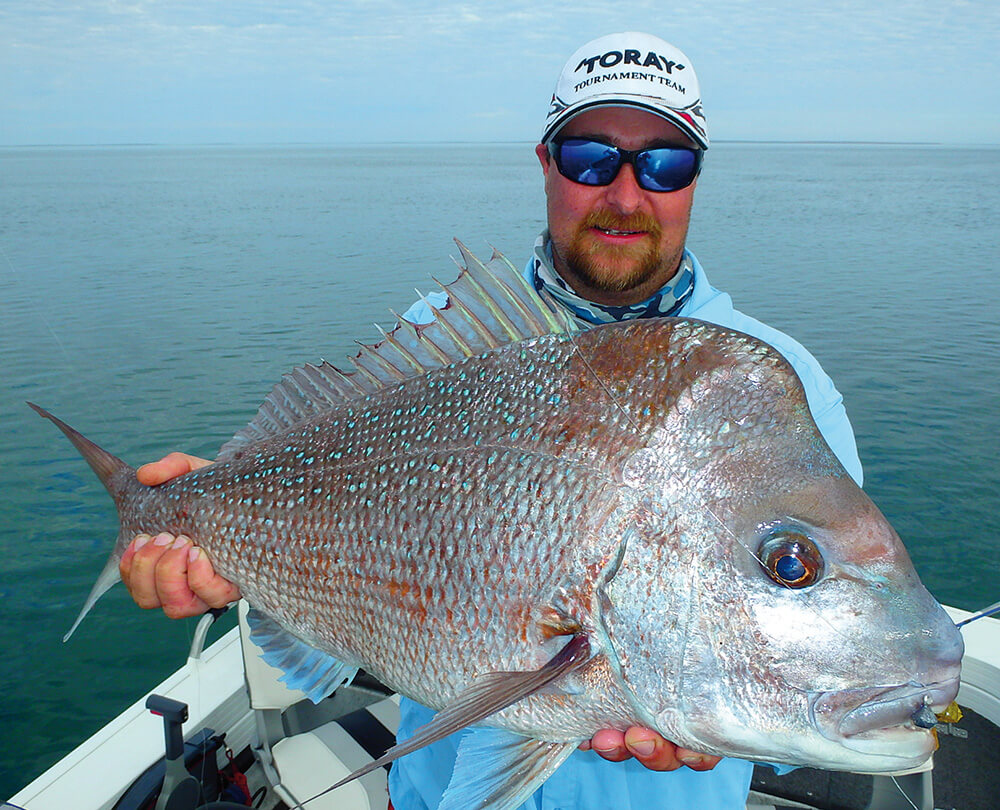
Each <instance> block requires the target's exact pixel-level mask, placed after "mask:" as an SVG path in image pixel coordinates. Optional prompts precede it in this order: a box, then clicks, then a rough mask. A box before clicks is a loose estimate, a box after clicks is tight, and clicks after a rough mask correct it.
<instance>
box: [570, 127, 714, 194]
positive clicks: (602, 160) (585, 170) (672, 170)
mask: <svg viewBox="0 0 1000 810" xmlns="http://www.w3.org/2000/svg"><path fill="white" fill-rule="evenodd" d="M702 154H703V153H702V152H701V150H699V149H687V148H684V147H663V148H660V149H646V150H642V151H637V152H630V151H628V150H626V149H619V148H618V147H616V146H612V145H611V144H607V143H601V142H600V141H592V140H588V139H585V138H567V139H566V140H564V141H560V142H557V143H555V144H553V156H554V157H555V161H556V166H557V167H558V169H559V173H560V174H562V175H563V176H564V177H567V178H569V179H570V180H572V181H573V182H575V183H583V184H584V185H588V186H606V185H609V184H610V183H612V182H613V181H614V179H615V178H616V177H617V176H618V171H619V169H620V168H621V165H622V163H624V162H628V163H631V164H632V165H633V166H634V167H635V176H636V180H637V181H638V183H639V186H640V187H641V188H644V189H646V190H647V191H677V190H678V189H682V188H686V187H687V186H689V185H691V183H692V182H694V179H695V177H697V176H698V170H699V169H700V168H701V158H702Z"/></svg>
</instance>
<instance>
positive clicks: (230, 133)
mask: <svg viewBox="0 0 1000 810" xmlns="http://www.w3.org/2000/svg"><path fill="white" fill-rule="evenodd" d="M623 30H644V31H648V32H649V33H654V34H656V35H658V36H660V37H662V38H664V39H666V40H668V41H670V42H672V43H674V44H675V45H677V46H678V47H680V48H681V49H682V50H683V51H684V52H685V53H686V54H687V56H688V57H689V59H690V61H691V63H692V64H693V65H694V67H695V69H696V70H697V73H698V77H699V80H700V83H701V90H702V99H703V101H704V105H705V110H706V114H707V116H708V122H709V128H710V134H711V136H712V138H713V139H715V140H781V141H786V140H790V141H800V140H806V141H815V140H820V141H843V140H848V141H890V142H898V141H902V142H935V143H948V144H1000V2H997V0H825V2H820V0H753V1H752V2H745V1H744V0H693V1H690V2H679V3H670V2H665V0H658V1H657V2H632V1H631V0H615V2H594V1H593V0H574V2H563V0H506V2H502V3H496V2H494V3H490V2H477V1H476V0H470V2H449V0H342V1H337V0H326V1H325V2H324V1H322V0H293V2H260V0H177V1H176V2H172V1H171V0H64V1H63V2H60V0H0V146H16V145H50V144H59V145H61V144H122V143H165V144H202V143H344V144H358V143H372V142H378V143H383V142H394V141H407V142H424V141H532V140H537V138H538V136H539V134H540V130H541V124H542V119H543V117H544V114H545V111H546V108H547V105H548V101H549V99H550V97H551V94H552V90H553V88H554V86H555V80H556V77H557V75H558V73H559V70H560V69H561V67H562V65H563V63H564V62H565V61H566V60H567V59H568V57H569V56H570V54H571V53H572V52H573V51H575V50H576V48H577V47H579V46H580V45H582V44H583V43H584V42H586V41H587V40H589V39H591V38H593V37H596V36H600V35H602V34H606V33H611V32H613V31H623Z"/></svg>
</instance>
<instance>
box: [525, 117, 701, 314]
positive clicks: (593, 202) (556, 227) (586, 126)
mask: <svg viewBox="0 0 1000 810" xmlns="http://www.w3.org/2000/svg"><path fill="white" fill-rule="evenodd" d="M571 136H575V137H586V138H593V139H595V140H600V141H604V142H605V143H610V144H613V145H615V146H619V147H621V148H623V149H648V148H651V147H657V146H687V147H691V146H694V145H695V144H694V143H692V142H691V140H690V139H689V138H688V137H687V136H686V135H685V134H684V133H683V132H681V130H679V129H678V128H677V127H675V126H674V125H673V124H671V123H669V122H668V121H666V120H665V119H663V118H660V117H659V116H657V115H653V114H652V113H648V112H645V111H644V110H639V109H635V108H633V107H603V108H597V109H594V110H588V111H587V112H584V113H581V114H580V115H578V116H577V117H576V118H574V119H572V120H571V121H570V122H569V123H568V124H566V126H564V127H563V128H562V129H561V130H560V131H559V135H558V137H560V138H563V137H571ZM535 151H536V153H537V154H538V159H539V160H540V161H541V164H542V171H543V172H544V174H545V196H546V198H547V201H548V202H547V207H548V220H549V234H550V235H551V237H552V253H553V259H554V264H555V269H556V271H557V272H558V273H559V275H560V276H562V277H563V279H564V280H565V281H566V282H568V283H569V285H570V286H571V287H572V288H573V289H574V290H575V291H576V292H577V293H578V294H579V295H581V296H583V297H584V298H587V299H589V300H591V301H595V302H597V303H599V304H612V305H625V304H634V303H637V302H639V301H642V300H644V299H645V298H648V297H649V296H650V295H652V294H653V293H654V292H656V291H657V290H658V289H659V288H660V287H662V286H663V285H664V284H665V283H666V282H667V281H669V280H670V278H671V276H673V275H674V273H675V272H676V270H677V266H678V264H679V263H680V260H681V254H682V253H683V251H684V240H685V239H686V238H687V230H688V221H689V219H690V216H691V203H692V200H693V198H694V188H695V183H692V184H691V185H690V186H688V187H687V188H683V189H680V190H679V191H668V192H662V191H661V192H658V191H646V190H644V189H642V188H640V187H639V185H638V184H637V183H636V180H635V173H634V171H633V169H632V166H631V165H623V166H622V167H621V170H620V171H619V172H618V176H617V177H616V178H615V179H614V181H613V182H612V183H611V185H608V186H585V185H582V184H580V183H574V182H573V181H572V180H568V179H567V178H565V177H563V176H562V175H561V174H560V173H559V169H558V168H556V165H555V162H554V161H552V159H551V158H550V156H549V153H548V150H547V149H546V148H545V146H543V145H541V144H539V145H538V146H537V147H536V148H535Z"/></svg>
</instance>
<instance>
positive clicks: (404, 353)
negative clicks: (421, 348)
mask: <svg viewBox="0 0 1000 810" xmlns="http://www.w3.org/2000/svg"><path fill="white" fill-rule="evenodd" d="M393 314H395V313H393ZM396 320H402V319H401V318H398V317H397V318H396ZM375 328H376V329H378V331H379V333H380V334H381V335H382V339H383V340H384V341H385V342H386V343H388V344H389V345H390V346H392V347H393V348H394V349H395V350H396V351H397V352H399V355H400V357H402V358H403V359H404V360H405V361H406V362H407V363H409V365H410V367H411V368H412V369H413V370H414V371H415V372H417V374H423V373H424V372H426V371H427V369H426V368H424V366H423V364H422V363H421V362H420V361H419V360H417V358H416V357H414V356H413V354H411V353H410V351H409V350H408V349H407V348H406V347H405V346H404V345H403V344H402V343H400V342H399V341H398V340H396V338H394V337H393V336H392V335H390V334H389V333H388V332H386V331H385V329H383V328H382V327H381V326H379V325H378V324H375Z"/></svg>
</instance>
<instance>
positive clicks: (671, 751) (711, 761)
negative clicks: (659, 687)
mask: <svg viewBox="0 0 1000 810" xmlns="http://www.w3.org/2000/svg"><path fill="white" fill-rule="evenodd" d="M580 748H582V749H583V750H588V749H593V750H594V751H595V752H596V753H597V754H599V755H600V756H602V757H604V758H605V759H607V760H610V761H611V762H621V761H622V760H626V759H631V758H632V757H635V758H636V759H637V760H639V762H641V763H642V764H643V765H645V766H646V767H647V768H649V769H650V770H651V771H676V770H677V769H678V768H680V767H681V766H682V765H686V766H687V767H689V768H690V769H691V770H693V771H710V770H712V768H714V767H715V766H716V765H718V764H719V761H720V760H721V759H722V758H721V757H716V756H712V755H711V754H699V753H697V752H696V751H689V750H688V749H687V748H680V747H678V746H676V745H674V744H673V743H672V742H670V741H669V740H665V739H663V737H661V736H660V735H659V734H657V733H656V732H655V731H651V730H650V729H648V728H642V727H641V726H632V728H630V729H629V730H628V731H625V732H621V731H615V730H614V729H610V728H605V729H601V730H600V731H598V732H597V733H596V734H595V735H594V737H593V739H591V740H589V741H588V742H585V743H583V744H581V745H580Z"/></svg>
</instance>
